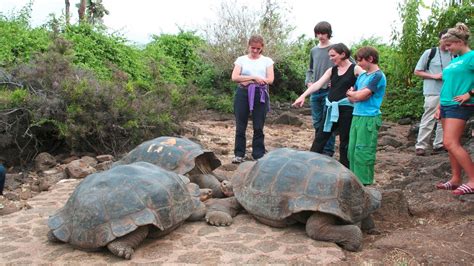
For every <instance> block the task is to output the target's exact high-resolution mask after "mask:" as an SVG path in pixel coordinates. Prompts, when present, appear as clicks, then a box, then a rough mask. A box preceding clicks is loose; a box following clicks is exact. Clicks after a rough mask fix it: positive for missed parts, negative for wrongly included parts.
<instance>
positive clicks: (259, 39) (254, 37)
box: [249, 34, 265, 53]
mask: <svg viewBox="0 0 474 266" xmlns="http://www.w3.org/2000/svg"><path fill="white" fill-rule="evenodd" d="M252 43H260V44H261V45H262V50H260V53H262V52H263V47H265V43H264V41H263V37H262V36H261V35H257V34H256V35H252V36H250V39H249V46H250V44H252Z"/></svg>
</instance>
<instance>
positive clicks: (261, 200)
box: [232, 148, 381, 223]
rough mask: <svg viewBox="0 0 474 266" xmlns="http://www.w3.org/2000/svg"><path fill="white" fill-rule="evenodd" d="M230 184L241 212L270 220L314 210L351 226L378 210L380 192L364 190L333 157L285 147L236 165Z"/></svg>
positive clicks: (349, 172)
mask: <svg viewBox="0 0 474 266" xmlns="http://www.w3.org/2000/svg"><path fill="white" fill-rule="evenodd" d="M232 183H233V185H234V192H235V196H236V198H237V200H238V201H239V202H240V203H241V204H242V206H243V207H244V208H245V210H247V211H248V212H249V213H251V214H254V215H256V216H260V217H264V218H266V219H270V220H275V221H281V220H284V219H286V218H288V217H289V216H290V215H292V214H295V213H299V212H303V211H319V212H324V213H328V214H332V215H335V216H337V217H339V218H341V219H342V220H343V221H345V222H348V223H356V222H358V221H361V220H362V219H363V218H365V217H367V215H368V214H370V213H371V212H373V211H374V210H375V209H377V208H378V207H380V201H381V194H380V192H378V191H375V190H372V189H367V188H365V187H364V186H363V185H362V183H360V181H359V180H358V179H357V177H356V176H355V175H354V174H353V173H352V172H351V171H350V170H348V169H347V168H346V167H344V166H343V165H342V164H340V163H339V162H338V161H336V160H335V159H333V158H331V157H328V156H325V155H321V154H318V153H315V152H309V151H297V150H293V149H288V148H282V149H276V150H273V151H271V152H270V153H268V154H266V155H265V156H264V157H262V158H261V159H259V160H258V161H257V162H245V163H243V164H241V165H240V166H239V168H238V170H237V173H236V174H235V175H234V177H233V178H232Z"/></svg>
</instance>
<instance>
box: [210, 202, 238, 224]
mask: <svg viewBox="0 0 474 266" xmlns="http://www.w3.org/2000/svg"><path fill="white" fill-rule="evenodd" d="M206 206H207V212H206V221H207V222H208V223H209V224H211V225H215V226H228V225H230V224H232V217H235V216H236V215H237V213H238V212H239V211H240V209H242V206H240V204H239V202H238V201H237V199H236V198H235V197H231V198H223V199H210V200H208V201H206Z"/></svg>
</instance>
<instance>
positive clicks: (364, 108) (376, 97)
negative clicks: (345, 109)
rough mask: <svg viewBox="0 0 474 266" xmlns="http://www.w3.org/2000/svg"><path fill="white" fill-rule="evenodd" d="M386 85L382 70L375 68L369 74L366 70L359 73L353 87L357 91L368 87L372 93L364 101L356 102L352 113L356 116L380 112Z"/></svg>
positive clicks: (375, 114)
mask: <svg viewBox="0 0 474 266" xmlns="http://www.w3.org/2000/svg"><path fill="white" fill-rule="evenodd" d="M386 87H387V79H386V78H385V74H384V73H383V72H382V70H377V71H375V72H372V73H370V74H367V72H364V73H362V74H360V75H359V77H358V78H357V81H356V83H355V85H354V89H355V90H356V91H359V90H362V89H365V88H368V89H369V90H370V91H372V95H371V96H370V97H369V98H368V99H367V100H365V101H361V102H356V103H355V104H354V112H352V114H353V115H358V116H377V115H380V114H381V113H382V112H381V111H380V106H381V105H382V100H383V96H384V95H385V88H386Z"/></svg>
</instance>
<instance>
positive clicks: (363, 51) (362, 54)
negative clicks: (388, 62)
mask: <svg viewBox="0 0 474 266" xmlns="http://www.w3.org/2000/svg"><path fill="white" fill-rule="evenodd" d="M370 57H372V62H371V63H373V64H377V63H378V62H379V52H377V49H375V48H374V47H371V46H364V47H361V48H359V50H357V52H356V54H355V58H356V59H357V60H358V61H360V60H362V59H365V60H366V61H369V58H370ZM369 62H370V61H369Z"/></svg>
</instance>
